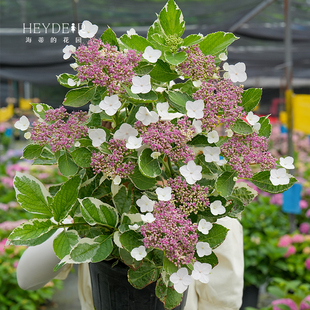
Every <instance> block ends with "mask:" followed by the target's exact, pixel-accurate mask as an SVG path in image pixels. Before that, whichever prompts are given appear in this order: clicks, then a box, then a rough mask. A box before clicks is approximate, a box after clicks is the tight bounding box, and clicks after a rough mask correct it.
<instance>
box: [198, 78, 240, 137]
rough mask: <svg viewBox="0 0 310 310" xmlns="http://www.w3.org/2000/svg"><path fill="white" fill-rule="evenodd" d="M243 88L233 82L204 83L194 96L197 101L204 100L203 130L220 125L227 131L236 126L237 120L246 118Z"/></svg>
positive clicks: (211, 81)
mask: <svg viewBox="0 0 310 310" xmlns="http://www.w3.org/2000/svg"><path fill="white" fill-rule="evenodd" d="M242 93H243V87H242V86H241V85H235V84H234V83H233V82H232V81H231V80H229V79H227V80H221V79H217V80H210V81H208V82H205V81H203V82H202V85H201V86H200V88H199V89H198V90H197V91H196V92H195V93H194V94H193V98H194V99H195V100H199V99H202V100H203V101H204V103H205V108H204V110H203V112H204V115H203V118H202V119H201V121H202V125H201V128H206V130H207V131H209V130H211V129H214V128H215V127H217V126H218V125H219V124H220V123H221V124H223V125H224V127H225V128H226V129H228V128H230V127H231V126H233V125H234V123H235V122H236V120H237V119H239V118H240V117H244V116H245V112H243V107H242V106H239V104H240V103H241V101H242Z"/></svg>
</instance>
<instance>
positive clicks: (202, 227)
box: [198, 219, 213, 235]
mask: <svg viewBox="0 0 310 310" xmlns="http://www.w3.org/2000/svg"><path fill="white" fill-rule="evenodd" d="M212 226H213V225H212V223H210V222H207V221H206V220H205V219H201V220H200V221H199V223H198V230H199V231H200V232H202V233H203V234H204V235H207V234H208V233H209V230H210V229H211V228H212Z"/></svg>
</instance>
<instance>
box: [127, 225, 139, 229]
mask: <svg viewBox="0 0 310 310" xmlns="http://www.w3.org/2000/svg"><path fill="white" fill-rule="evenodd" d="M128 227H129V229H130V230H137V229H138V228H139V227H140V226H139V225H138V224H133V225H128Z"/></svg>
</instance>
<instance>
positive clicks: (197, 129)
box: [192, 119, 202, 135]
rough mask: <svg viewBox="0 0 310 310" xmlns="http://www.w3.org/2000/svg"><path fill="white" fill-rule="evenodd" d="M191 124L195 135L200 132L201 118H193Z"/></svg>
mask: <svg viewBox="0 0 310 310" xmlns="http://www.w3.org/2000/svg"><path fill="white" fill-rule="evenodd" d="M192 125H193V126H194V128H195V133H196V134H197V135H198V134H199V133H201V132H202V128H201V125H202V121H201V120H199V119H194V120H193V123H192Z"/></svg>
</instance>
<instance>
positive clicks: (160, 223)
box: [141, 201, 198, 266]
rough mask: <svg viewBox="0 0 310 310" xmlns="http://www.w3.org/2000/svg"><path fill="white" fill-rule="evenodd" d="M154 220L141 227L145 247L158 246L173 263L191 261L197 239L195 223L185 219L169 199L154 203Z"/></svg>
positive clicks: (187, 262) (178, 264)
mask: <svg viewBox="0 0 310 310" xmlns="http://www.w3.org/2000/svg"><path fill="white" fill-rule="evenodd" d="M153 215H154V217H155V221H154V222H152V223H146V224H144V225H143V226H142V227H141V233H142V235H143V237H144V239H143V242H144V245H145V247H146V248H149V247H150V248H158V249H160V250H162V251H164V252H165V255H166V257H167V258H168V259H169V260H170V261H171V262H173V263H174V264H175V265H177V266H180V265H183V264H189V263H193V261H194V253H195V245H196V243H197V241H198V236H197V234H196V229H197V224H194V223H192V222H191V220H190V219H186V214H185V213H183V212H182V211H181V210H180V209H177V208H176V207H175V206H174V205H173V203H171V202H170V201H168V202H165V201H159V202H156V203H155V205H154V212H153Z"/></svg>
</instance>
